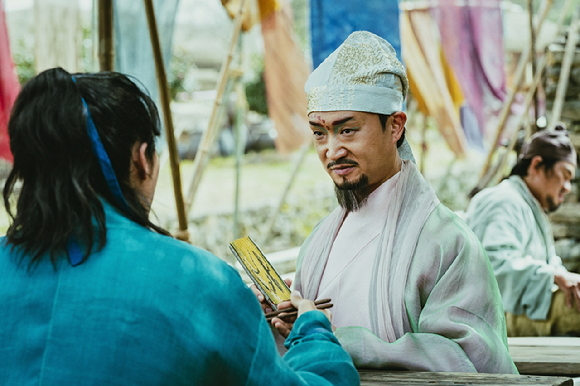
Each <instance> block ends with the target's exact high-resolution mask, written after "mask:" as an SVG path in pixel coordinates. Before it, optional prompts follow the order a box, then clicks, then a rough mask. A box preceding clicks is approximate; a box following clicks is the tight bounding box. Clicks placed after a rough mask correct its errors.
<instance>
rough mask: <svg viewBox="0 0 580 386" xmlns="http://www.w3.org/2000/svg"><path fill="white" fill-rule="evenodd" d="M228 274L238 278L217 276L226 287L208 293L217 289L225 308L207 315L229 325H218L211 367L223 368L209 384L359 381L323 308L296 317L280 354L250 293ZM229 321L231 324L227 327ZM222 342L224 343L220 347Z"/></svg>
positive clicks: (338, 382)
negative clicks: (213, 314) (217, 338)
mask: <svg viewBox="0 0 580 386" xmlns="http://www.w3.org/2000/svg"><path fill="white" fill-rule="evenodd" d="M232 276H237V277H230V278H229V280H222V283H226V284H227V288H213V291H212V294H216V295H217V294H220V293H221V294H222V296H221V297H219V299H218V298H216V301H219V302H220V308H221V309H222V310H224V311H225V310H229V311H228V312H222V313H221V314H220V315H215V316H214V317H213V318H211V320H213V321H214V326H216V325H224V324H225V325H224V327H225V326H228V327H226V328H223V329H220V341H221V342H222V344H214V345H213V346H215V347H217V350H218V351H216V353H215V358H214V361H213V366H214V367H216V368H221V369H222V370H221V371H219V373H216V375H215V378H214V379H212V381H211V383H212V384H230V383H232V384H246V385H272V384H280V385H321V386H327V385H328V386H330V385H345V386H347V385H358V384H359V382H360V381H359V376H358V372H357V370H356V368H355V367H354V365H353V363H352V359H351V358H350V356H349V355H348V353H347V352H346V351H345V350H344V349H343V348H342V347H341V345H340V343H339V342H338V340H337V339H336V337H335V336H334V334H333V333H332V328H331V325H330V322H329V321H328V319H327V318H326V316H325V315H324V314H323V313H321V312H318V311H310V312H306V313H304V315H302V316H300V317H299V318H298V319H297V320H296V322H295V324H294V328H293V330H292V333H291V334H290V336H289V337H288V339H287V340H286V346H287V348H288V352H287V353H286V354H285V355H284V357H281V356H280V355H279V354H278V350H277V348H276V345H275V342H274V339H273V336H272V332H271V330H270V327H269V325H268V323H267V321H266V319H265V318H264V314H263V312H262V310H261V308H260V305H259V304H258V301H257V300H256V297H255V295H254V294H253V293H252V292H251V291H250V289H249V288H248V287H247V286H246V285H245V284H244V283H243V282H242V281H241V280H240V278H239V275H237V273H235V272H232ZM224 293H229V296H228V297H226V296H224ZM211 296H213V295H211ZM215 308H216V309H218V307H215ZM226 319H230V320H229V321H228V320H226ZM234 323H235V324H237V328H236V329H232V328H231V326H232V325H234ZM224 345H225V346H226V347H228V348H225V349H224ZM218 363H221V365H217V364H218Z"/></svg>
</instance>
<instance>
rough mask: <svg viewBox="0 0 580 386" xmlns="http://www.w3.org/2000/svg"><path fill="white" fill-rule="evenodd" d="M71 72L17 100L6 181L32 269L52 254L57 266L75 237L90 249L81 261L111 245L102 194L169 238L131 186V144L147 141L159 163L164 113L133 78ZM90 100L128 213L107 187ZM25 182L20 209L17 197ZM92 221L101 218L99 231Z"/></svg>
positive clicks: (48, 74) (59, 72) (32, 86)
mask: <svg viewBox="0 0 580 386" xmlns="http://www.w3.org/2000/svg"><path fill="white" fill-rule="evenodd" d="M74 79H75V80H73V76H72V75H71V74H69V73H68V72H67V71H65V70H63V69H62V68H55V69H50V70H47V71H44V72H42V73H40V74H39V75H37V76H36V77H34V78H33V79H31V80H30V81H29V82H28V83H27V84H26V85H25V86H24V87H23V88H22V90H21V92H20V94H19V95H18V98H17V99H16V101H15V103H14V107H13V109H12V113H11V117H10V121H9V123H8V134H9V136H10V149H11V150H12V154H13V155H14V166H13V169H12V171H11V173H10V175H9V176H8V178H7V180H6V183H5V185H4V192H3V196H4V205H5V207H6V211H7V212H8V214H9V216H10V217H11V218H12V223H11V225H10V227H9V228H8V231H7V233H6V237H7V241H8V243H9V244H11V246H12V248H16V247H18V248H22V250H23V252H24V253H23V255H22V256H23V259H27V257H24V256H28V257H29V258H30V261H29V263H30V264H29V266H32V265H33V264H34V263H37V262H39V261H40V260H41V259H42V258H43V256H45V255H46V254H48V255H49V256H50V260H51V261H52V263H53V264H54V265H55V267H56V261H57V258H58V257H59V256H63V255H64V256H66V254H65V253H64V252H65V251H66V250H67V242H69V240H70V239H71V238H74V240H75V241H76V242H77V243H78V245H80V246H83V247H84V256H83V261H85V260H86V259H87V258H88V256H89V254H90V251H91V250H92V249H93V248H94V247H96V248H97V250H99V249H101V248H102V247H103V246H104V245H105V244H106V240H107V239H106V235H107V233H106V224H105V213H104V209H103V205H102V202H101V199H104V200H106V201H107V202H108V203H109V204H110V205H112V206H114V207H115V208H117V209H118V210H119V211H120V212H122V213H123V214H124V215H125V216H127V217H129V218H130V219H131V220H133V221H134V222H136V223H138V224H140V225H142V226H144V227H147V228H150V229H152V230H154V231H156V232H158V233H162V234H165V235H169V233H168V232H167V231H165V230H164V229H162V228H160V227H158V226H156V225H154V224H153V223H151V222H150V221H149V208H147V207H145V206H144V204H143V202H142V200H141V199H140V196H139V192H138V191H136V190H135V189H133V188H132V187H131V186H130V170H131V162H132V157H131V154H132V148H133V146H134V144H135V143H143V142H145V143H147V145H148V146H147V151H146V156H147V158H148V160H149V161H150V162H152V161H153V157H154V152H155V137H156V136H158V135H159V134H160V123H159V114H158V112H157V108H156V107H155V104H154V103H153V101H152V100H151V99H150V98H149V96H147V95H146V94H145V93H144V92H143V91H142V90H141V89H140V88H139V87H138V86H137V85H136V84H135V83H133V82H132V81H131V80H130V79H129V78H128V77H127V76H125V75H123V74H119V73H114V72H100V73H92V74H74ZM83 99H84V100H85V101H86V103H87V105H88V109H89V111H90V115H91V116H92V119H93V121H94V124H95V126H96V129H97V132H98V134H99V136H100V139H101V142H102V143H103V146H104V149H105V151H106V153H107V154H108V157H109V159H110V162H111V165H112V168H113V170H114V172H115V174H116V177H117V180H118V182H119V186H120V188H121V192H122V194H123V196H124V198H125V200H126V201H127V203H128V206H129V210H128V211H127V210H123V208H121V206H120V204H119V203H118V200H116V199H115V197H114V196H113V194H112V193H111V190H110V189H109V187H108V185H107V182H106V180H105V177H104V176H103V171H102V170H101V166H100V164H99V161H98V158H97V157H96V156H95V155H94V154H93V150H92V147H91V146H92V145H91V140H90V139H89V136H88V134H87V113H86V111H85V110H84V108H83V102H82V100H83ZM18 181H21V183H22V184H21V187H20V189H19V194H18V199H17V203H16V214H15V215H14V214H13V212H12V210H11V196H12V194H13V193H14V192H15V189H14V188H15V185H16V183H17V182H18ZM93 221H95V222H96V224H97V228H96V229H95V227H94V225H93Z"/></svg>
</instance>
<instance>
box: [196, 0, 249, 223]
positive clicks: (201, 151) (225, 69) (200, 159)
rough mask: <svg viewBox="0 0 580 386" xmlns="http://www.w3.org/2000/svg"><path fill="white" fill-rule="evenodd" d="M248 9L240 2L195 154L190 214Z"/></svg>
mask: <svg viewBox="0 0 580 386" xmlns="http://www.w3.org/2000/svg"><path fill="white" fill-rule="evenodd" d="M245 7H246V0H241V1H240V9H239V10H238V13H237V14H236V17H235V19H234V28H233V32H232V39H231V41H230V47H229V50H228V55H227V56H226V57H225V59H224V61H223V63H222V68H221V71H220V77H219V79H220V80H219V83H218V89H217V94H216V97H215V102H214V105H213V108H212V112H211V115H210V119H209V123H208V125H207V128H206V130H205V131H204V132H203V134H202V136H201V142H200V144H199V147H198V150H197V152H196V154H195V159H194V160H193V178H192V180H191V183H190V185H189V189H188V190H187V196H186V208H187V209H186V211H187V212H188V211H189V210H190V209H191V207H192V206H193V199H194V198H195V193H196V192H197V188H198V187H199V183H200V182H201V177H202V175H203V171H204V169H205V167H206V165H207V162H208V158H209V152H210V150H211V146H212V144H213V137H215V134H214V131H216V130H218V129H219V127H218V125H217V124H216V122H217V121H218V118H219V117H218V111H219V109H220V105H221V103H222V98H223V95H224V90H225V89H226V85H227V83H228V78H229V77H230V65H231V62H232V58H233V54H234V51H235V48H236V45H237V43H238V39H239V38H240V32H241V30H242V21H243V19H244V18H243V16H244V10H245Z"/></svg>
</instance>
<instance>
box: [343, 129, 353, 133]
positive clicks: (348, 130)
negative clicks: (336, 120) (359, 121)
mask: <svg viewBox="0 0 580 386" xmlns="http://www.w3.org/2000/svg"><path fill="white" fill-rule="evenodd" d="M350 133H354V130H353V129H344V130H342V134H350Z"/></svg>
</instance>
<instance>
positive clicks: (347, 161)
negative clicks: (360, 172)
mask: <svg viewBox="0 0 580 386" xmlns="http://www.w3.org/2000/svg"><path fill="white" fill-rule="evenodd" d="M336 165H354V166H357V165H358V162H355V161H353V160H351V159H348V158H344V159H339V160H336V161H332V162H330V163H329V164H328V165H326V168H327V169H330V168H332V167H334V166H336Z"/></svg>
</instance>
